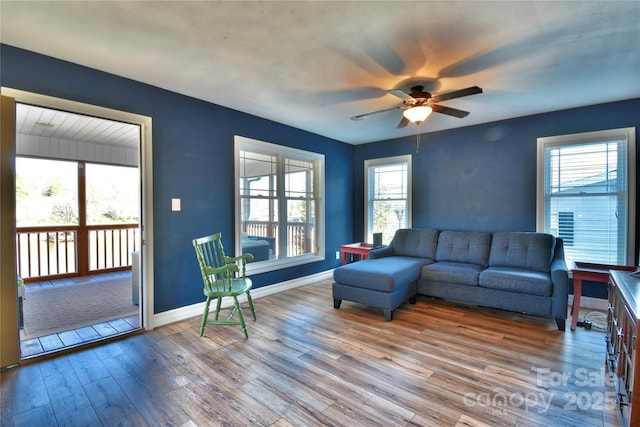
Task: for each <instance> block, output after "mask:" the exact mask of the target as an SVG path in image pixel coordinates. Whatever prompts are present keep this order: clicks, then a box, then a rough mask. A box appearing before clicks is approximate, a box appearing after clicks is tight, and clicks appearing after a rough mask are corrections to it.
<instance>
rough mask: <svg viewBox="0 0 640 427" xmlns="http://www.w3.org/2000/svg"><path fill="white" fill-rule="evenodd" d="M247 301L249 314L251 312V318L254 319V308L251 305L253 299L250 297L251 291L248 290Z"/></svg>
mask: <svg viewBox="0 0 640 427" xmlns="http://www.w3.org/2000/svg"><path fill="white" fill-rule="evenodd" d="M247 301H248V302H249V308H250V309H251V314H253V320H256V309H255V308H254V307H253V300H252V299H251V292H249V291H247Z"/></svg>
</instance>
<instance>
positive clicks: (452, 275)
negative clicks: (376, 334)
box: [420, 261, 484, 286]
mask: <svg viewBox="0 0 640 427" xmlns="http://www.w3.org/2000/svg"><path fill="white" fill-rule="evenodd" d="M483 269H484V267H482V266H480V265H478V264H467V263H461V262H450V261H438V262H436V263H434V264H429V265H425V266H424V267H422V273H421V276H420V278H421V279H422V280H428V281H433V282H444V283H457V284H459V285H469V286H478V277H479V276H480V272H481V271H482V270H483Z"/></svg>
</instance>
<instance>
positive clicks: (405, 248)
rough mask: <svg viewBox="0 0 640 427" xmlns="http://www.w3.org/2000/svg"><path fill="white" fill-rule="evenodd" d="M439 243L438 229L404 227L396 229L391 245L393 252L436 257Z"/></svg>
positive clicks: (430, 257) (411, 255)
mask: <svg viewBox="0 0 640 427" xmlns="http://www.w3.org/2000/svg"><path fill="white" fill-rule="evenodd" d="M437 245H438V230H434V229H420V228H412V229H408V228H403V229H400V230H396V233H395V235H394V236H393V241H392V242H391V245H390V246H392V247H393V254H394V255H397V256H410V257H417V258H429V259H432V260H435V259H436V247H437Z"/></svg>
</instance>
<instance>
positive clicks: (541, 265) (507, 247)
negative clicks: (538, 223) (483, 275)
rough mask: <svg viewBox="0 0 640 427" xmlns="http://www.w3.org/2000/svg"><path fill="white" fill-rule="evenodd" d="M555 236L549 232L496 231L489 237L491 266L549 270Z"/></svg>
mask: <svg viewBox="0 0 640 427" xmlns="http://www.w3.org/2000/svg"><path fill="white" fill-rule="evenodd" d="M554 245H555V238H554V237H553V236H552V235H551V234H545V233H526V232H497V233H493V238H492V239H491V256H490V257H489V265H490V266H491V267H512V268H522V269H525V270H535V271H542V272H545V273H548V272H549V268H550V266H551V259H552V258H553V248H554Z"/></svg>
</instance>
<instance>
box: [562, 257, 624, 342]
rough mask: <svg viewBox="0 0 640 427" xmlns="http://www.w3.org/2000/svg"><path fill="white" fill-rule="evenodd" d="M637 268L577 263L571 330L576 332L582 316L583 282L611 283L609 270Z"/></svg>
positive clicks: (575, 265)
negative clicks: (580, 315)
mask: <svg viewBox="0 0 640 427" xmlns="http://www.w3.org/2000/svg"><path fill="white" fill-rule="evenodd" d="M636 268H637V267H631V266H628V265H609V264H593V263H589V262H575V263H574V268H573V269H572V270H571V271H572V273H573V305H572V306H571V330H572V331H575V330H576V325H577V323H578V315H579V314H580V297H581V296H582V281H583V280H590V281H592V282H598V283H609V270H622V271H636Z"/></svg>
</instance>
